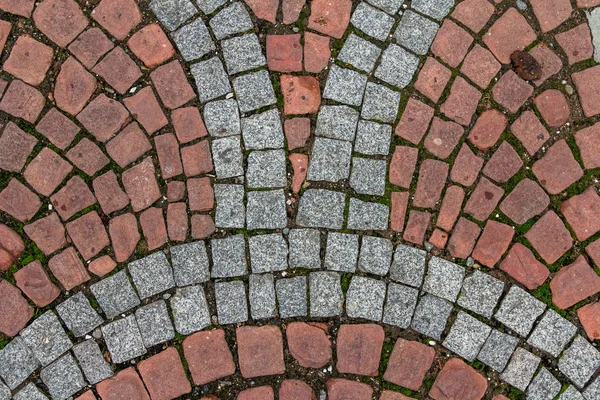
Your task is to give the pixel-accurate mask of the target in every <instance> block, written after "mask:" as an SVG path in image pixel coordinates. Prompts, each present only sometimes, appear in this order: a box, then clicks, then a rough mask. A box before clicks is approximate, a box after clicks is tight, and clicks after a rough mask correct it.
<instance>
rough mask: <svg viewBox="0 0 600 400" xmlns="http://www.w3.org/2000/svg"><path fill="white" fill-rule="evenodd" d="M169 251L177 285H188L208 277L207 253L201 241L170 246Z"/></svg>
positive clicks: (204, 280)
mask: <svg viewBox="0 0 600 400" xmlns="http://www.w3.org/2000/svg"><path fill="white" fill-rule="evenodd" d="M170 252H171V263H172V264H173V277H174V279H175V284H176V285H177V286H188V285H192V284H194V283H202V282H206V281H208V280H209V279H210V271H209V270H208V255H207V254H206V245H205V244H204V242H203V241H197V242H193V243H186V244H181V245H178V246H172V247H171V248H170Z"/></svg>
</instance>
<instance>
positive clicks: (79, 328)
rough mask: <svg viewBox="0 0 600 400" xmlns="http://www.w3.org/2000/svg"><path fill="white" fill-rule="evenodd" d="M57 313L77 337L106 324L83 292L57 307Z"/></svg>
mask: <svg viewBox="0 0 600 400" xmlns="http://www.w3.org/2000/svg"><path fill="white" fill-rule="evenodd" d="M56 311H57V312H58V315H59V316H60V318H61V319H62V320H63V321H64V322H65V324H66V325H67V328H69V330H70V331H71V332H73V335H75V336H76V337H81V336H83V335H85V334H86V333H88V332H91V331H92V330H93V329H94V328H96V327H98V326H100V324H102V323H103V322H104V320H103V319H102V317H101V316H99V315H98V313H97V312H96V310H94V308H93V307H92V306H91V305H90V302H89V300H88V299H87V298H86V297H85V295H84V294H83V293H82V292H79V293H76V294H74V295H73V296H71V297H69V298H68V299H67V300H65V301H63V302H62V303H60V304H59V305H57V306H56Z"/></svg>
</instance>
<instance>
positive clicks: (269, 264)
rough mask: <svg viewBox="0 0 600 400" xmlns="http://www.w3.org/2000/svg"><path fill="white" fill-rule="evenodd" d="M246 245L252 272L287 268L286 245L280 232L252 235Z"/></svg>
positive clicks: (258, 272) (257, 272)
mask: <svg viewBox="0 0 600 400" xmlns="http://www.w3.org/2000/svg"><path fill="white" fill-rule="evenodd" d="M248 247H249V248H250V266H251V267H252V272H253V273H255V274H260V273H263V272H274V271H283V270H285V269H287V266H288V263H287V257H288V246H287V243H286V241H285V239H284V238H283V235H282V234H281V233H272V234H269V235H257V236H252V237H251V238H249V239H248Z"/></svg>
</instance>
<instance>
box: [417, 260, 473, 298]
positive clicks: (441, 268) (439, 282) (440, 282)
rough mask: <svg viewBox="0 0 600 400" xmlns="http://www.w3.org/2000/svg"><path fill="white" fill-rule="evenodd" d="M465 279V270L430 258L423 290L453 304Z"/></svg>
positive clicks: (456, 265)
mask: <svg viewBox="0 0 600 400" xmlns="http://www.w3.org/2000/svg"><path fill="white" fill-rule="evenodd" d="M464 277H465V268H464V267H461V266H460V265H458V264H454V263H452V262H450V261H447V260H444V259H443V258H440V257H432V258H431V260H429V265H428V267H427V275H426V276H425V283H424V284H423V290H424V291H425V292H428V293H431V294H434V295H436V296H438V297H441V298H442V299H446V300H448V301H451V302H454V301H456V297H457V296H458V293H459V292H460V288H461V286H462V283H463V279H464Z"/></svg>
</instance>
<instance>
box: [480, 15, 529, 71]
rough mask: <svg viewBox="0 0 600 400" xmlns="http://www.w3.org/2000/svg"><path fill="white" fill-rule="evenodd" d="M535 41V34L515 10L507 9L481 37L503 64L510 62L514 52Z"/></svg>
mask: <svg viewBox="0 0 600 400" xmlns="http://www.w3.org/2000/svg"><path fill="white" fill-rule="evenodd" d="M535 39H536V34H535V32H534V31H533V29H532V28H531V26H530V25H529V24H528V23H527V20H526V19H525V17H523V16H522V15H521V14H520V13H519V12H518V11H517V10H516V9H515V8H509V9H508V10H507V11H506V12H505V13H504V14H503V15H502V16H501V17H500V18H499V19H498V20H497V21H496V22H495V23H494V25H492V27H491V28H490V29H489V30H488V32H487V33H486V34H485V35H484V36H483V42H484V43H485V44H486V45H487V46H488V48H489V49H490V50H491V51H492V53H494V55H495V56H496V58H498V60H499V61H500V62H501V63H503V64H508V63H509V62H510V55H511V54H512V53H513V52H514V51H515V50H524V49H525V47H527V46H528V45H529V44H531V43H532V42H533V41H534V40H535Z"/></svg>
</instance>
